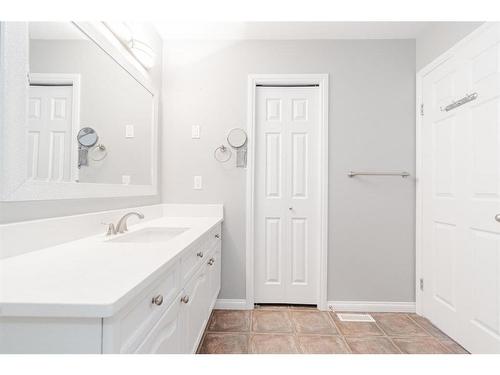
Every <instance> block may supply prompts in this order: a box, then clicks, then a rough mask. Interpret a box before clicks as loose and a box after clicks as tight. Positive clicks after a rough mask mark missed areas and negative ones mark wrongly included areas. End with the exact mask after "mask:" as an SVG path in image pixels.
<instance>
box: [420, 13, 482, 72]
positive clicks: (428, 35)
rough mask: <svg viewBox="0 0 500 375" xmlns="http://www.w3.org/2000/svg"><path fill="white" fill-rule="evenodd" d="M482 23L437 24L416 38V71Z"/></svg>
mask: <svg viewBox="0 0 500 375" xmlns="http://www.w3.org/2000/svg"><path fill="white" fill-rule="evenodd" d="M481 24H483V22H439V23H434V24H433V26H431V27H430V28H428V29H426V30H425V31H424V32H423V33H422V34H421V35H419V36H418V37H417V64H416V65H417V71H418V70H420V69H422V68H423V67H424V66H425V65H427V64H429V63H430V62H432V61H433V60H434V59H436V58H437V57H438V56H439V55H441V54H442V53H444V52H446V50H448V49H450V48H451V47H453V45H454V44H455V43H457V42H458V41H460V40H461V39H463V38H464V37H465V36H467V35H468V34H470V33H471V32H472V31H474V30H475V29H477V28H478V27H479V26H480V25H481Z"/></svg>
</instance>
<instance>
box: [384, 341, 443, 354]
mask: <svg viewBox="0 0 500 375" xmlns="http://www.w3.org/2000/svg"><path fill="white" fill-rule="evenodd" d="M393 341H394V344H396V346H397V347H398V348H399V349H401V351H402V352H403V353H406V354H449V353H450V352H449V351H448V350H447V349H446V348H445V347H444V346H443V345H441V343H440V342H439V341H438V340H436V339H435V338H433V337H396V338H394V339H393Z"/></svg>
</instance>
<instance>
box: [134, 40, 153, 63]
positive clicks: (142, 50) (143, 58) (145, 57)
mask: <svg viewBox="0 0 500 375" xmlns="http://www.w3.org/2000/svg"><path fill="white" fill-rule="evenodd" d="M127 47H128V49H129V51H130V53H132V55H134V57H135V58H136V59H137V60H138V61H139V62H140V63H141V64H142V66H144V67H145V68H146V69H151V68H152V67H153V65H154V63H155V53H154V51H153V49H152V48H151V47H150V46H149V45H147V44H146V43H144V42H141V41H139V40H137V39H134V38H132V40H131V41H130V42H128V43H127Z"/></svg>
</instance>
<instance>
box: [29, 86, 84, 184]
mask: <svg viewBox="0 0 500 375" xmlns="http://www.w3.org/2000/svg"><path fill="white" fill-rule="evenodd" d="M29 93H30V97H29V103H28V105H29V106H28V109H29V111H28V117H29V118H28V123H29V129H28V133H27V138H28V139H27V142H28V152H29V157H28V163H29V164H28V177H29V178H30V179H33V180H43V181H71V180H72V179H74V178H75V176H72V173H73V174H75V172H74V169H75V168H74V166H73V165H72V163H74V165H76V163H77V161H76V160H72V155H73V154H74V153H73V152H72V150H71V147H77V146H76V134H73V123H72V118H73V114H72V100H73V97H72V96H73V87H72V86H30V91H29Z"/></svg>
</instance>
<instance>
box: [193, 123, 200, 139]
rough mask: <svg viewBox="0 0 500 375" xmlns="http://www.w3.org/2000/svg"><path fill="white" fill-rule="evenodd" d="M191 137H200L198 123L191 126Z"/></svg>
mask: <svg viewBox="0 0 500 375" xmlns="http://www.w3.org/2000/svg"><path fill="white" fill-rule="evenodd" d="M191 138H193V139H199V138H200V125H193V126H191Z"/></svg>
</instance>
